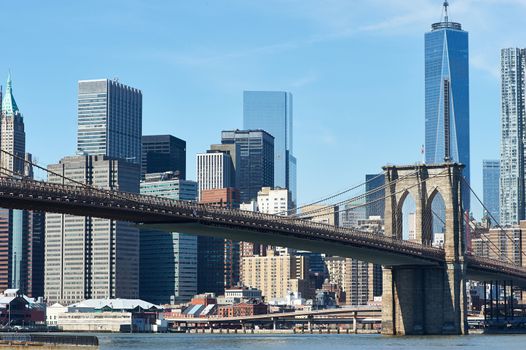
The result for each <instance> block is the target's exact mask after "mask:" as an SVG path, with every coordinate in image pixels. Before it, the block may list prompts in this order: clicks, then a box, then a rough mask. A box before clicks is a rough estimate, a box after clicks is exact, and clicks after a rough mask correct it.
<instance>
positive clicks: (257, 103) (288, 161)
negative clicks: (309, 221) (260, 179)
mask: <svg viewBox="0 0 526 350" xmlns="http://www.w3.org/2000/svg"><path fill="white" fill-rule="evenodd" d="M243 129H245V130H256V129H260V130H265V131H266V132H268V133H269V134H270V135H272V136H274V186H275V187H282V188H287V189H288V190H289V191H290V193H291V197H292V202H293V206H295V205H296V202H297V191H296V158H295V157H294V153H293V148H292V146H293V142H292V141H293V140H292V136H293V132H292V131H293V130H292V94H291V93H290V92H285V91H245V92H243Z"/></svg>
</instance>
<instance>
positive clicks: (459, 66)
mask: <svg viewBox="0 0 526 350" xmlns="http://www.w3.org/2000/svg"><path fill="white" fill-rule="evenodd" d="M447 9H448V2H447V1H445V2H444V13H445V15H444V18H443V20H442V21H441V22H438V23H434V24H433V25H432V26H431V31H430V32H428V33H426V34H425V159H426V163H443V162H444V161H454V162H460V163H462V164H464V166H465V168H464V170H463V176H464V177H465V178H466V180H467V181H468V182H469V179H470V156H469V63H468V33H467V32H466V31H464V30H462V26H461V25H460V23H456V22H450V21H449V18H448V12H447ZM462 197H463V198H462V201H463V205H464V209H465V210H469V207H470V196H469V190H466V191H464V192H463V195H462ZM437 209H439V210H443V209H440V208H437Z"/></svg>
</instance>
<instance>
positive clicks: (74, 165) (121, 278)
mask: <svg viewBox="0 0 526 350" xmlns="http://www.w3.org/2000/svg"><path fill="white" fill-rule="evenodd" d="M48 169H49V170H50V171H52V173H49V176H48V181H49V182H50V183H61V184H62V183H66V184H67V183H70V181H69V180H65V178H64V177H66V178H68V179H71V180H74V181H77V182H81V183H84V184H87V185H90V186H93V187H96V188H103V189H111V190H116V189H118V190H119V191H124V192H132V193H138V192H139V179H140V166H139V165H138V164H133V163H130V162H127V161H124V160H122V159H112V158H109V157H107V156H100V155H99V156H73V157H66V158H63V159H62V160H61V161H60V162H59V163H58V164H52V165H49V166H48ZM45 257H46V262H45V287H44V288H45V292H44V294H45V297H46V299H47V300H48V302H49V303H55V302H59V303H63V304H72V303H76V302H79V301H82V300H85V299H90V298H93V299H101V298H132V299H133V298H138V296H139V229H138V228H137V227H136V225H134V224H133V223H129V222H122V221H116V220H108V219H101V218H94V217H85V216H73V215H65V214H55V213H48V214H47V215H46V238H45Z"/></svg>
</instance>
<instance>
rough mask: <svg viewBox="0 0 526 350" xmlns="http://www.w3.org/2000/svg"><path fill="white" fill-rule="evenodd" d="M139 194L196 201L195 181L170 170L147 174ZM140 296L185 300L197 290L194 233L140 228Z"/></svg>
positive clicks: (163, 300) (162, 300) (157, 301)
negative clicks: (168, 171) (177, 175)
mask: <svg viewBox="0 0 526 350" xmlns="http://www.w3.org/2000/svg"><path fill="white" fill-rule="evenodd" d="M141 194H146V195H151V196H159V197H164V198H170V199H176V200H187V201H195V200H196V199H197V182H195V181H188V180H182V179H179V178H177V177H175V176H173V174H172V173H157V174H147V175H146V177H145V179H144V180H143V181H142V182H141ZM140 235H141V236H140V264H139V266H140V274H139V275H140V283H139V295H140V297H141V299H144V300H147V301H149V302H151V303H155V304H168V303H171V304H174V303H177V304H178V303H185V302H188V301H190V299H191V298H192V297H193V296H194V295H195V294H197V239H198V238H197V236H193V235H187V234H184V233H178V232H164V231H158V230H152V229H141V233H140Z"/></svg>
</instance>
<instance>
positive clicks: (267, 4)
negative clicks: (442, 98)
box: [0, 0, 526, 202]
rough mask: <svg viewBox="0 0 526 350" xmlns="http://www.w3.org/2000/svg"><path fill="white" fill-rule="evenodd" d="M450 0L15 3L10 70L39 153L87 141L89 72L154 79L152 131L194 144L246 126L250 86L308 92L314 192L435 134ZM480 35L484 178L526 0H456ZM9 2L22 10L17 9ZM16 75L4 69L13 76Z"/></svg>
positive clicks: (7, 58)
mask: <svg viewBox="0 0 526 350" xmlns="http://www.w3.org/2000/svg"><path fill="white" fill-rule="evenodd" d="M441 3H442V1H440V0H433V1H431V0H418V1H407V0H404V1H402V0H353V1H348V0H324V1H322V0H317V1H315V0H264V1H263V0H260V1H251V0H215V1H213V0H207V1H204V0H192V1H179V0H174V1H168V0H164V1H161V0H155V1H154V0H149V1H146V0H144V1H141V0H113V1H107V0H104V1H102V0H91V1H67V0H55V1H45V2H44V1H36V0H29V1H9V2H7V1H5V2H3V3H2V13H3V16H2V21H1V22H0V30H1V33H2V35H1V37H0V42H1V46H0V47H1V49H0V52H1V53H2V54H1V55H0V76H2V75H3V76H4V77H5V76H7V72H8V69H11V71H12V76H13V88H14V94H15V97H16V100H17V103H18V106H19V107H20V109H21V110H22V113H23V114H24V117H25V124H26V133H27V149H28V151H30V152H32V153H33V154H35V156H36V157H37V159H38V161H39V163H40V164H48V163H52V162H57V161H58V160H59V159H60V158H61V157H63V156H65V155H71V154H73V153H74V152H75V147H76V92H77V91H76V89H77V80H80V79H95V78H113V77H118V78H119V80H120V81H121V82H123V83H125V84H128V85H132V86H134V87H137V88H140V89H141V90H142V91H143V96H144V105H143V132H144V134H156V133H170V134H173V135H175V136H177V137H180V138H183V139H185V140H186V141H187V145H188V147H187V164H188V169H189V171H188V178H190V179H193V178H194V177H195V154H196V153H198V152H202V151H204V150H206V149H207V148H208V146H209V145H210V144H211V143H217V142H219V141H220V131H221V130H224V129H232V128H241V127H242V92H243V90H287V91H291V92H292V93H293V95H294V138H295V140H294V149H295V152H296V157H297V158H298V191H299V200H300V202H306V201H311V200H314V199H317V198H319V197H322V196H323V195H324V194H329V193H332V192H335V191H338V190H340V189H344V188H346V187H348V186H350V185H353V184H356V183H359V182H361V181H362V180H363V177H364V174H366V173H374V172H378V171H379V170H380V168H381V166H382V165H385V164H387V163H392V164H393V163H394V164H401V163H414V162H416V161H419V160H420V159H421V155H420V146H421V145H422V144H423V142H424V65H423V63H424V54H423V53H424V37H423V36H424V32H426V31H428V30H429V29H430V25H431V23H432V22H436V21H438V20H439V19H440V16H441ZM450 4H451V6H450V19H451V20H454V21H458V22H461V23H462V24H463V27H464V29H466V30H467V31H469V33H470V69H471V71H470V81H471V91H470V93H471V130H470V132H471V149H472V154H471V159H472V181H473V184H474V188H475V189H476V190H477V192H479V193H481V187H482V183H481V182H482V180H481V179H482V176H481V168H482V159H492V158H497V157H498V155H499V137H500V136H499V135H500V127H499V119H500V95H499V91H500V79H499V64H500V63H499V60H500V49H501V48H503V47H511V46H513V47H526V27H525V26H524V25H523V23H524V17H525V15H526V0H478V1H477V0H452V1H450ZM6 14H9V15H6ZM3 80H5V78H3V77H2V81H3Z"/></svg>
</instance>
